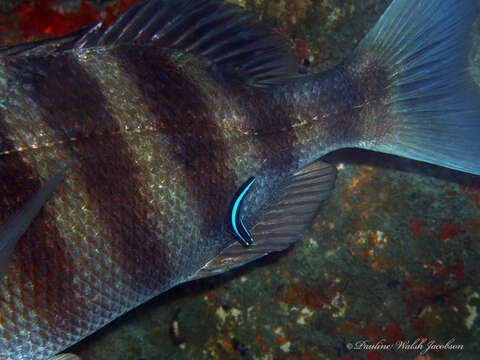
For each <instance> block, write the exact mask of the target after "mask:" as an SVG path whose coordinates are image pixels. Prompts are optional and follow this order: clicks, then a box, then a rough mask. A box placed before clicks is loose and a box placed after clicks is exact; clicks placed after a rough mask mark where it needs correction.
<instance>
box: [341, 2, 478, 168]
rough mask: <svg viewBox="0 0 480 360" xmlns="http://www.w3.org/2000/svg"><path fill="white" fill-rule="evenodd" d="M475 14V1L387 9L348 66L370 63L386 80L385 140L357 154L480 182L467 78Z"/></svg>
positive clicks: (472, 88) (472, 91)
mask: <svg viewBox="0 0 480 360" xmlns="http://www.w3.org/2000/svg"><path fill="white" fill-rule="evenodd" d="M475 9H476V4H475V1H473V0H462V1H455V0H444V1H441V2H436V1H416V0H402V1H399V0H394V1H393V2H392V3H391V5H390V6H389V7H388V9H387V10H386V11H385V13H384V14H383V15H382V17H381V18H380V20H379V21H378V22H377V24H376V25H375V26H374V27H373V28H372V30H370V32H369V33H368V34H367V35H366V36H365V38H364V39H363V40H362V41H361V42H360V44H359V45H358V46H357V48H356V49H355V51H354V52H353V54H352V55H351V56H350V58H349V59H348V61H347V66H350V67H358V66H361V64H362V63H363V64H364V63H365V60H366V59H368V58H370V59H372V57H373V59H374V61H375V62H376V63H378V64H379V66H380V67H381V68H382V69H383V70H384V71H385V72H386V74H387V85H386V91H387V92H388V96H387V99H386V103H387V104H388V105H389V106H390V108H391V110H390V116H391V122H392V125H391V129H390V133H389V135H387V136H385V137H383V138H378V137H377V138H370V137H366V138H365V139H363V140H362V141H361V142H360V144H359V145H358V146H360V147H363V148H366V149H371V150H377V151H382V152H386V153H391V154H395V155H399V156H404V157H408V158H412V159H416V160H421V161H425V162H429V163H433V164H437V165H441V166H445V167H449V168H452V169H457V170H461V171H465V172H469V173H473V174H480V163H479V162H478V154H479V153H480V91H479V89H478V86H476V85H475V84H474V83H473V81H472V80H471V79H470V78H469V76H468V74H467V67H468V66H467V53H468V51H469V49H470V43H471V41H470V36H469V32H470V27H471V24H472V22H473V16H474V14H475ZM369 121H371V122H377V124H378V126H382V124H381V122H384V119H373V118H372V119H369Z"/></svg>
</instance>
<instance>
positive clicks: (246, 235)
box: [230, 176, 255, 246]
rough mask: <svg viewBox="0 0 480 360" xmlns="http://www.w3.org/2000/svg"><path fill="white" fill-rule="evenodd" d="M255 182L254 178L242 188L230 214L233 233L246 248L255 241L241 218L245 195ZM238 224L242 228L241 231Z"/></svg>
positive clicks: (234, 200)
mask: <svg viewBox="0 0 480 360" xmlns="http://www.w3.org/2000/svg"><path fill="white" fill-rule="evenodd" d="M254 182H255V177H254V176H252V177H250V178H249V179H248V180H247V181H246V182H245V183H244V184H243V185H242V186H241V187H240V189H239V190H238V192H237V194H238V195H236V196H235V197H234V199H233V206H232V211H231V212H230V223H231V225H232V229H233V232H234V233H235V235H236V236H237V237H238V240H239V242H240V243H241V244H242V245H244V246H250V245H251V244H252V243H253V241H254V240H253V237H252V235H251V234H250V232H249V231H248V229H247V228H246V226H245V225H244V223H243V221H242V219H241V218H240V209H241V206H242V201H243V199H244V198H245V195H246V194H247V192H248V191H249V190H250V188H251V187H252V185H253V183H254ZM237 224H239V225H241V226H242V228H241V229H240V230H239V226H238V225H237ZM242 233H243V234H242Z"/></svg>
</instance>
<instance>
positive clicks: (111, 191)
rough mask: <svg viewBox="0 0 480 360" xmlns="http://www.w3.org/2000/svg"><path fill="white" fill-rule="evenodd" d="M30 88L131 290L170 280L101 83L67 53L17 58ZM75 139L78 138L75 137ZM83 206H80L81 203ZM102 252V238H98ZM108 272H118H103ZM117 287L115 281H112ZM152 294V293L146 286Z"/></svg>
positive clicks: (164, 250)
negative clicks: (71, 161) (71, 160)
mask: <svg viewBox="0 0 480 360" xmlns="http://www.w3.org/2000/svg"><path fill="white" fill-rule="evenodd" d="M13 61H15V62H16V63H12V64H11V66H12V67H15V68H16V75H17V78H18V79H19V80H20V82H21V83H22V84H23V86H24V88H25V91H26V92H27V93H28V95H30V97H31V98H32V99H33V100H34V101H35V102H36V103H37V104H38V105H39V107H40V109H41V112H42V115H43V118H44V121H45V123H46V124H47V125H48V126H49V127H50V128H51V129H53V130H54V131H55V133H56V136H57V137H58V139H59V140H64V147H65V149H66V151H67V152H68V153H69V154H70V155H71V156H72V158H74V159H77V160H79V163H78V164H74V168H75V170H76V171H79V174H80V176H81V177H82V178H83V181H84V183H85V186H86V192H87V198H88V204H86V205H87V206H88V207H89V208H90V209H93V211H95V209H97V210H96V211H97V213H98V219H97V223H98V224H100V234H99V236H100V237H101V238H103V240H104V241H107V242H108V243H109V244H110V247H111V248H112V249H113V254H112V261H113V262H114V263H115V264H116V265H117V266H120V267H121V268H122V269H123V271H124V272H126V273H128V274H129V275H130V276H131V277H132V279H131V281H129V280H128V279H112V278H111V277H109V278H105V279H104V280H105V281H114V282H117V281H119V280H123V282H127V283H128V284H127V286H128V288H130V289H132V290H136V291H137V292H139V293H143V291H144V290H143V289H144V288H147V289H149V288H150V290H151V287H152V283H157V282H160V283H161V284H163V285H160V286H159V285H155V286H156V287H157V289H156V290H158V287H162V286H166V285H167V284H168V282H169V281H170V280H171V276H170V271H171V268H170V264H169V261H170V259H169V257H168V250H167V248H166V243H165V241H162V239H155V241H146V240H147V239H149V240H152V239H154V238H156V235H157V234H156V233H155V232H154V231H153V228H154V227H153V225H152V223H151V221H150V220H149V218H148V216H147V213H148V212H150V211H153V210H152V209H151V207H150V205H149V203H148V201H147V199H145V198H144V197H143V196H142V194H141V192H140V191H139V188H141V187H142V186H143V182H142V181H143V179H142V178H141V169H140V168H139V167H138V166H137V164H136V163H135V157H134V155H133V154H132V152H131V150H130V148H129V144H128V143H127V142H126V141H125V140H124V139H123V138H122V136H121V129H119V127H118V124H117V122H116V121H115V119H113V118H112V116H111V115H110V114H109V113H108V111H107V105H106V99H105V97H104V95H103V93H102V91H101V88H100V86H99V84H98V83H97V81H96V80H95V79H94V78H93V77H92V76H91V75H90V74H89V73H87V72H86V71H85V70H84V69H83V68H82V66H81V65H80V64H79V63H78V62H77V61H76V60H75V59H74V58H73V56H72V55H69V54H60V55H56V56H52V57H49V58H37V59H26V60H23V59H18V60H13ZM73 139H75V140H73ZM79 206H81V204H80V205H79ZM96 244H97V245H98V246H99V247H100V248H99V249H98V250H99V252H100V253H102V248H101V247H102V246H104V242H103V241H97V242H96ZM103 271H104V272H105V274H113V273H115V272H114V271H113V270H111V269H110V270H109V269H104V270H103ZM110 286H111V288H116V286H115V284H112V285H110ZM147 292H148V290H147Z"/></svg>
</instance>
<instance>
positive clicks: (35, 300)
mask: <svg viewBox="0 0 480 360" xmlns="http://www.w3.org/2000/svg"><path fill="white" fill-rule="evenodd" d="M4 124H5V123H4V118H3V116H1V117H0V144H1V149H0V152H2V151H5V150H8V149H13V148H14V144H13V142H12V141H11V140H10V139H9V136H8V129H7V128H6V126H4ZM17 130H18V129H17ZM27 151H29V150H27ZM30 151H31V150H30ZM33 151H34V150H33ZM57 170H58V169H54V170H52V176H53V175H54V174H55V171H57ZM40 187H41V182H40V180H39V176H38V173H37V171H36V169H35V168H33V167H31V166H30V165H29V164H27V163H26V162H25V161H24V160H23V159H22V156H21V155H20V153H19V152H12V153H9V154H4V155H2V156H1V157H0V224H3V223H4V222H5V221H6V220H7V219H8V217H10V216H11V215H13V214H15V213H16V212H17V211H19V210H20V209H21V207H22V206H23V204H24V203H25V202H26V201H27V200H28V199H30V198H31V197H32V196H33V195H34V194H35V193H36V192H37V191H38V190H39V189H40ZM63 244H64V240H63V239H62V238H61V236H60V234H59V232H58V231H57V228H56V218H55V216H54V214H52V213H50V212H49V211H48V209H45V208H44V209H42V210H41V211H40V213H39V214H38V216H37V217H36V218H35V221H34V222H33V224H32V226H30V228H29V229H28V230H27V231H26V233H25V234H24V235H23V236H22V238H20V240H19V242H18V244H17V246H16V248H15V251H14V254H13V255H12V258H11V261H12V264H11V266H13V267H14V268H15V269H16V271H17V273H18V274H19V275H15V274H14V273H13V272H12V273H11V275H10V276H12V278H9V276H8V273H7V277H6V279H5V282H4V286H5V287H4V288H2V292H0V294H4V293H5V292H4V291H6V293H10V296H8V297H7V298H3V297H0V302H2V303H4V305H6V306H8V307H9V309H8V310H7V313H4V312H5V309H4V307H3V306H1V307H0V324H1V326H2V327H3V332H4V333H5V336H12V340H11V341H12V342H15V341H19V340H20V341H21V339H19V338H17V337H16V336H17V329H13V328H10V324H14V325H15V324H16V322H17V319H22V318H23V319H30V320H25V321H30V322H31V323H35V322H36V321H38V318H37V317H35V316H34V315H33V314H32V312H31V309H36V312H37V314H39V315H40V318H42V320H43V321H45V322H44V323H43V326H49V327H50V330H49V333H50V335H51V336H53V337H58V338H62V337H63V336H64V333H63V331H64V330H65V328H64V323H63V322H62V321H61V319H62V318H68V317H72V316H74V317H75V316H79V315H80V310H81V308H82V307H83V299H81V298H76V297H74V296H73V292H72V290H73V287H72V286H71V284H72V274H71V272H70V271H65V269H69V268H72V261H73V259H72V258H71V256H70V255H69V254H67V253H66V252H65V247H64V246H63ZM17 287H18V288H19V289H21V290H20V296H21V299H18V298H17V295H12V294H17V291H15V290H13V289H15V288H17ZM18 301H20V302H21V303H22V305H23V306H21V307H18V306H17V302H18ZM57 315H58V316H57ZM37 325H38V326H39V327H41V326H42V325H41V324H37ZM70 330H71V329H70Z"/></svg>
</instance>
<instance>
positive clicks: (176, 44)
mask: <svg viewBox="0 0 480 360" xmlns="http://www.w3.org/2000/svg"><path fill="white" fill-rule="evenodd" d="M126 44H137V45H148V44H156V45H159V46H162V47H167V48H172V49H178V50H181V51H185V52H187V53H191V54H193V55H197V56H202V57H205V58H206V59H207V60H208V61H209V62H210V64H211V66H212V68H213V69H215V70H216V71H217V73H219V74H222V75H223V76H226V77H227V78H229V79H231V78H234V79H239V80H241V81H243V82H245V83H247V84H249V85H253V86H270V85H277V84H281V83H283V82H284V81H285V79H287V78H290V77H292V76H293V75H295V74H296V71H297V67H296V61H295V57H294V56H293V54H292V53H291V52H290V51H289V49H288V46H287V44H286V42H285V41H284V39H282V38H281V37H280V36H279V35H276V34H273V33H271V32H270V31H268V30H266V29H265V28H263V27H262V26H261V25H260V24H259V23H258V22H257V20H256V18H255V16H254V15H253V14H251V13H249V12H246V11H244V10H243V9H241V8H240V7H237V6H235V5H231V4H227V3H224V2H223V1H221V0H149V1H139V2H137V3H135V4H134V5H132V6H131V7H130V8H129V9H128V10H127V11H125V12H124V13H123V14H122V15H121V16H120V17H119V18H118V19H117V20H116V21H115V22H114V23H113V24H112V25H110V26H109V27H104V26H103V25H102V24H101V23H99V24H97V25H95V26H93V27H91V28H87V29H83V30H80V31H78V32H76V33H74V34H70V35H67V36H65V37H63V38H59V39H54V40H47V41H43V42H37V43H30V44H21V45H16V46H9V47H4V48H3V49H2V48H0V55H3V56H23V55H38V56H45V55H50V54H52V53H55V52H59V51H64V50H68V49H84V48H89V47H109V46H115V45H126Z"/></svg>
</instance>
